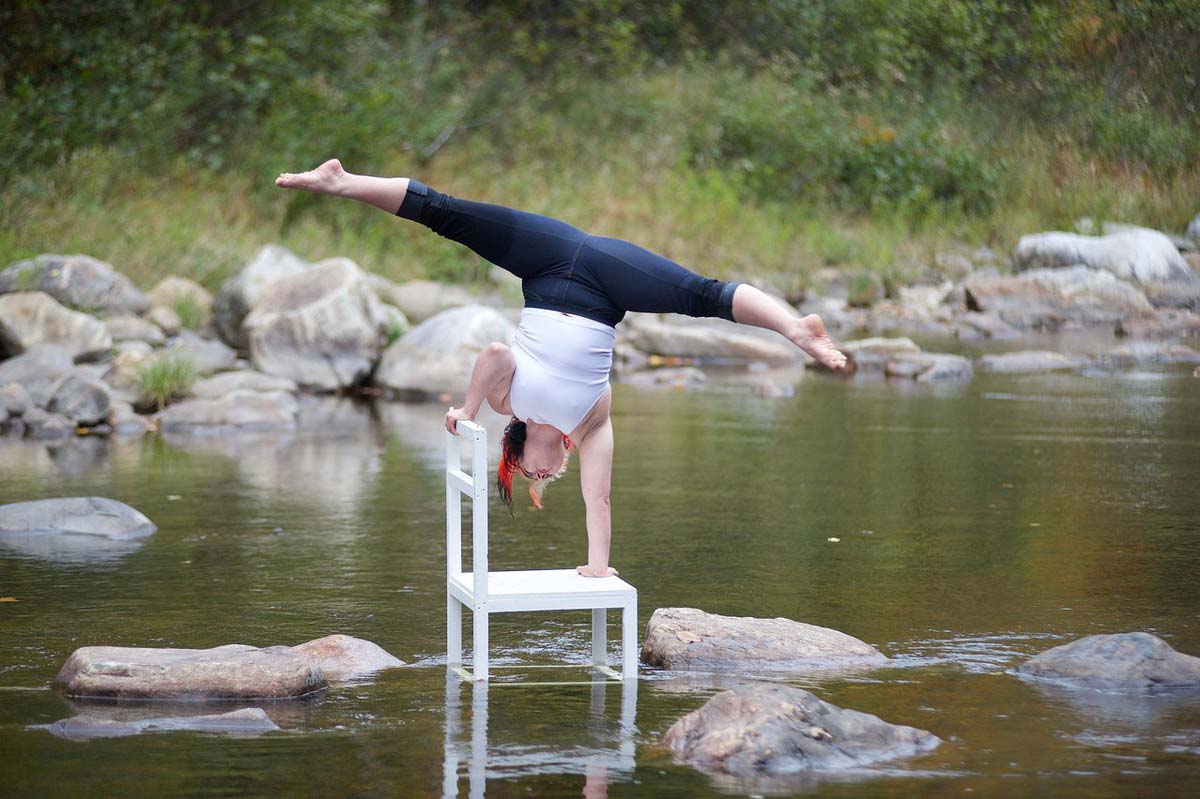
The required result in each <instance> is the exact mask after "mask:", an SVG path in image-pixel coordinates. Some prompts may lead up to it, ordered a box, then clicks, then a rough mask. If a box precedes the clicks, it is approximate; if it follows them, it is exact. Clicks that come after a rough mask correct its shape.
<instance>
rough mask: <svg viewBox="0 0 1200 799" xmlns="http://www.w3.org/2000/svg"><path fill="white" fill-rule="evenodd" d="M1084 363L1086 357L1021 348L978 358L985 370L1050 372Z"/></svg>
mask: <svg viewBox="0 0 1200 799" xmlns="http://www.w3.org/2000/svg"><path fill="white" fill-rule="evenodd" d="M1086 363H1087V358H1084V357H1082V356H1078V355H1064V354H1063V353H1061V352H1048V351H1045V350H1022V351H1021V352H1005V353H1000V354H996V355H984V356H983V357H982V358H980V359H979V368H980V369H982V370H983V371H985V372H1051V371H1054V370H1056V369H1074V368H1076V367H1078V366H1083V365H1084V364H1086Z"/></svg>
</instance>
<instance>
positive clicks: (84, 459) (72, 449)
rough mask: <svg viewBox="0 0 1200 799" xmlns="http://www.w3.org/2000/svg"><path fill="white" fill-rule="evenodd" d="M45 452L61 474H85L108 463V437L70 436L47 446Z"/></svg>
mask: <svg viewBox="0 0 1200 799" xmlns="http://www.w3.org/2000/svg"><path fill="white" fill-rule="evenodd" d="M46 454H48V455H49V456H50V460H51V461H52V462H53V463H54V465H55V467H56V468H57V469H58V471H59V473H61V474H70V475H77V474H87V473H88V472H91V471H95V470H96V469H99V468H101V467H102V466H105V465H107V464H108V459H109V451H108V439H107V438H103V437H101V436H72V437H71V438H69V439H67V440H66V441H64V442H62V443H61V444H56V445H50V446H47V447H46Z"/></svg>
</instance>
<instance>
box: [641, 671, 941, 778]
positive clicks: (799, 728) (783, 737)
mask: <svg viewBox="0 0 1200 799" xmlns="http://www.w3.org/2000/svg"><path fill="white" fill-rule="evenodd" d="M940 743H941V740H940V739H939V738H938V737H937V736H936V735H934V734H933V733H931V732H926V731H925V730H919V729H916V728H915V727H905V726H902V725H897V724H889V723H888V722H886V721H883V720H882V719H880V718H879V717H878V716H872V715H871V714H869V713H861V712H859V711H857V710H847V709H844V708H840V707H838V706H836V705H833V704H830V703H828V702H824V701H822V700H820V699H818V698H817V697H815V696H813V695H812V694H811V693H809V692H808V691H805V690H803V689H800V688H795V687H792V686H789V685H748V686H743V687H739V688H734V689H732V690H729V691H725V692H723V693H720V694H717V695H716V696H714V697H713V698H712V699H709V700H708V702H706V703H705V704H704V705H703V706H701V707H700V708H699V709H697V710H695V711H693V712H691V713H689V714H688V715H686V716H684V717H683V718H681V719H680V720H679V721H677V722H675V723H674V724H672V725H671V727H670V729H668V730H667V732H666V734H665V735H664V736H663V744H664V745H665V746H666V747H667V748H668V749H670V750H671V751H672V752H673V753H674V754H675V755H676V756H677V757H679V758H680V759H681V760H682V761H683V762H685V763H688V764H689V765H692V766H696V767H698V768H700V769H702V770H705V771H709V772H715V773H718V774H729V775H732V776H736V777H780V776H785V775H791V774H795V773H797V772H805V771H825V770H838V769H849V768H861V767H863V766H869V765H871V764H873V763H879V762H881V761H887V760H895V759H897V758H903V757H912V756H914V755H919V754H921V753H923V752H928V751H930V750H932V749H935V748H937V746H938V745H939V744H940Z"/></svg>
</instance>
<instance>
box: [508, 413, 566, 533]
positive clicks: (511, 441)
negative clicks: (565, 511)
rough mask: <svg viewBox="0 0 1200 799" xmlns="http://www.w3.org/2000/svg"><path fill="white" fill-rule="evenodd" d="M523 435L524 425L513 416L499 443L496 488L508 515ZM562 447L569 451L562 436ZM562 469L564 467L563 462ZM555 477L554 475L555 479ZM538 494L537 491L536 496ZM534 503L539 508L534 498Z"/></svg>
mask: <svg viewBox="0 0 1200 799" xmlns="http://www.w3.org/2000/svg"><path fill="white" fill-rule="evenodd" d="M525 434H526V428H525V423H524V422H522V421H521V420H520V419H518V418H517V417H515V416H514V417H513V418H512V421H511V422H509V423H508V426H506V427H505V428H504V437H503V439H501V442H500V466H499V468H498V469H497V470H496V488H497V489H498V490H499V491H500V499H501V500H502V501H503V502H504V504H505V506H506V507H507V508H508V513H509V515H512V512H513V493H512V479H513V474H514V473H516V472H517V470H518V469H520V463H521V457H522V456H523V455H524V454H525ZM563 446H564V447H566V448H567V452H570V451H571V446H572V444H571V439H570V438H568V437H567V436H565V435H564V436H563ZM563 467H564V468H565V467H566V461H565V460H564V461H563ZM560 474H561V472H560ZM557 476H558V475H555V477H557ZM551 479H553V478H551ZM540 494H541V492H540V490H539V492H538V496H540ZM534 502H535V504H537V506H538V507H539V508H540V507H541V504H540V503H538V502H537V499H536V498H535V500H534Z"/></svg>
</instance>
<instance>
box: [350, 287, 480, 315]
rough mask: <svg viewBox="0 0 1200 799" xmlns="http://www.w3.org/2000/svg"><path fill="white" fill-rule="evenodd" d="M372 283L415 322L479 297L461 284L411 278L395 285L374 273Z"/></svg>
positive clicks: (473, 302) (469, 303) (476, 300)
mask: <svg viewBox="0 0 1200 799" xmlns="http://www.w3.org/2000/svg"><path fill="white" fill-rule="evenodd" d="M372 285H373V286H374V288H375V290H376V291H377V292H378V294H379V299H380V300H382V301H383V302H385V303H387V304H388V305H394V306H396V307H397V308H399V309H400V310H401V311H402V312H403V313H404V315H405V316H406V317H408V319H409V320H410V321H411V322H413V323H414V324H420V323H421V322H424V321H425V320H426V319H432V318H433V317H435V316H437V315H438V314H440V313H441V312H442V311H446V310H449V309H450V308H460V307H462V306H464V305H475V304H477V303H478V302H479V300H478V299H477V298H476V297H475V296H474V295H472V294H471V292H469V291H467V290H466V289H464V288H462V287H461V286H453V285H447V284H445V283H437V282H435V281H433V280H410V281H409V282H407V283H402V284H400V285H396V284H395V283H392V282H391V281H389V280H386V279H385V278H380V277H377V276H372Z"/></svg>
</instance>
